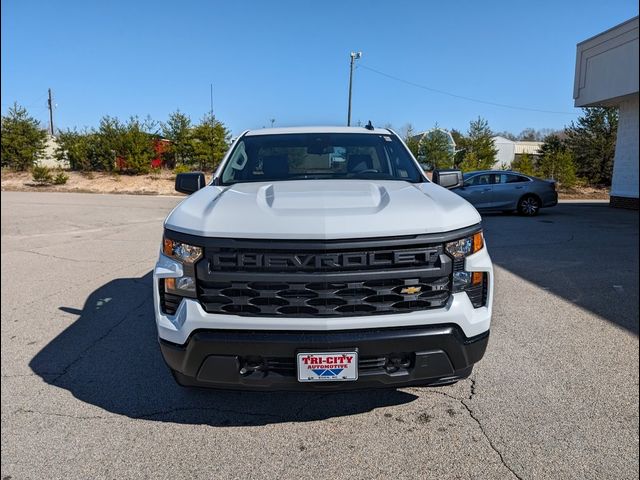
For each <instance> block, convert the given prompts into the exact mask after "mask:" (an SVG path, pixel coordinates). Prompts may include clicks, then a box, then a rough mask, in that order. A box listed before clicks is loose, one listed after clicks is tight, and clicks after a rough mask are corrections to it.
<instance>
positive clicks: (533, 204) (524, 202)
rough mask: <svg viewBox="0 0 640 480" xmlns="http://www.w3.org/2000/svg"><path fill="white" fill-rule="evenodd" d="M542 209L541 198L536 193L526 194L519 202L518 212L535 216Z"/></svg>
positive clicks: (527, 215)
mask: <svg viewBox="0 0 640 480" xmlns="http://www.w3.org/2000/svg"><path fill="white" fill-rule="evenodd" d="M539 211H540V200H539V199H538V197H536V196H535V195H525V196H524V197H522V198H521V199H520V201H519V202H518V212H519V213H520V215H524V216H526V217H534V216H536V215H537V214H538V212H539Z"/></svg>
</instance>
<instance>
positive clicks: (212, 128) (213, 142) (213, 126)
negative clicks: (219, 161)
mask: <svg viewBox="0 0 640 480" xmlns="http://www.w3.org/2000/svg"><path fill="white" fill-rule="evenodd" d="M209 86H210V96H209V99H210V101H211V108H210V110H209V117H210V118H211V168H214V167H215V165H214V164H215V162H216V159H215V154H214V148H215V143H216V140H215V132H214V128H215V126H216V124H215V121H214V120H213V83H211V84H209ZM202 170H204V166H203V168H202Z"/></svg>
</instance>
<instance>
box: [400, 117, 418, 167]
mask: <svg viewBox="0 0 640 480" xmlns="http://www.w3.org/2000/svg"><path fill="white" fill-rule="evenodd" d="M403 130H404V132H403V134H402V139H403V140H404V143H405V144H406V145H407V148H408V149H409V150H410V151H411V153H412V154H413V156H414V157H415V158H416V159H417V158H418V154H419V153H420V152H419V150H420V139H419V138H417V136H416V131H415V129H414V128H413V125H411V124H410V123H407V124H406V125H405V126H404V127H403Z"/></svg>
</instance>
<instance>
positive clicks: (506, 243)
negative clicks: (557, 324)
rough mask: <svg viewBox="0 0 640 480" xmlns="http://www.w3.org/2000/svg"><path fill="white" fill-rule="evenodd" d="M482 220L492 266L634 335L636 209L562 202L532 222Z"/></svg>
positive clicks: (502, 218) (505, 218) (514, 217)
mask: <svg viewBox="0 0 640 480" xmlns="http://www.w3.org/2000/svg"><path fill="white" fill-rule="evenodd" d="M482 217H483V219H482V223H483V228H484V234H485V239H486V241H487V246H488V248H489V253H490V254H491V258H492V260H493V262H494V265H496V266H499V267H502V268H505V269H507V270H509V271H510V272H512V273H514V274H516V275H518V276H519V277H521V278H523V279H525V280H527V281H529V282H532V283H535V284H536V285H537V286H538V287H540V288H541V289H543V290H547V291H549V292H551V293H553V294H555V295H557V296H559V297H562V298H564V299H565V300H567V301H569V302H571V303H573V304H575V305H578V306H580V307H582V308H584V309H586V310H589V311H591V312H593V313H595V314H597V315H599V316H600V317H602V318H604V319H606V320H608V321H609V322H612V323H614V324H616V325H618V326H620V327H622V328H624V329H626V330H628V331H630V332H633V333H635V334H636V335H637V334H638V212H637V211H632V210H621V209H616V208H610V207H609V206H608V205H607V204H606V203H573V204H571V203H561V204H559V205H558V206H556V207H553V208H549V209H543V210H542V211H541V212H540V215H538V216H537V217H533V218H525V217H520V216H517V215H495V214H483V215H482ZM499 289H500V284H499V283H498V284H497V285H496V291H498V290H499ZM498 298H501V297H498ZM504 300H507V301H511V300H513V301H517V299H511V300H509V299H504ZM558 321H562V312H559V315H558Z"/></svg>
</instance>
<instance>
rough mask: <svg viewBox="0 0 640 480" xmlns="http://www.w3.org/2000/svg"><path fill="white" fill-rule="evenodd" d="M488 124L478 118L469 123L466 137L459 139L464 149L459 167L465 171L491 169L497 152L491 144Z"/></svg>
mask: <svg viewBox="0 0 640 480" xmlns="http://www.w3.org/2000/svg"><path fill="white" fill-rule="evenodd" d="M492 137H493V133H492V132H491V129H490V128H489V122H487V121H486V120H485V119H483V118H481V117H478V119H477V120H472V121H471V122H470V123H469V131H468V132H467V136H466V137H463V138H462V139H461V147H462V149H464V152H463V155H464V156H463V158H462V161H461V162H460V167H461V168H462V170H465V171H473V170H486V169H489V168H491V167H493V164H494V163H495V161H496V154H497V153H498V150H497V149H496V148H495V146H494V144H493V138H492Z"/></svg>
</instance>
